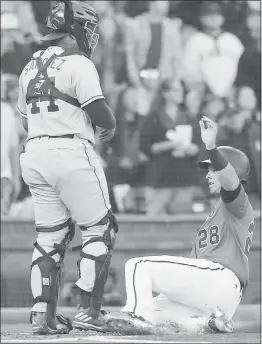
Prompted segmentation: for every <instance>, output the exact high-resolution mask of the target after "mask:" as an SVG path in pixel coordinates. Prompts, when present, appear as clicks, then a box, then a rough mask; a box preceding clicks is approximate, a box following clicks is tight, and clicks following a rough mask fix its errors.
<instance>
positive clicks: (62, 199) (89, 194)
mask: <svg viewBox="0 0 262 344" xmlns="http://www.w3.org/2000/svg"><path fill="white" fill-rule="evenodd" d="M98 22H99V19H98V15H97V13H96V12H95V10H94V9H92V8H91V7H90V6H89V5H87V4H85V3H84V2H81V1H69V0H66V1H54V2H51V8H50V12H49V15H48V17H47V27H48V28H50V29H51V32H50V33H49V34H48V35H47V36H46V37H45V38H44V40H45V41H47V42H50V46H49V47H48V48H47V49H46V50H44V51H39V52H37V53H35V54H34V56H33V58H32V59H31V61H30V62H29V63H28V64H27V65H26V66H25V68H24V70H23V71H22V73H21V76H20V80H19V83H20V84H19V98H18V105H17V107H18V110H19V112H20V114H21V115H22V121H23V125H24V127H25V128H26V130H28V138H27V144H26V146H25V152H24V153H22V155H21V157H20V162H21V168H22V175H23V178H24V180H25V182H26V183H27V184H28V185H29V188H30V192H31V194H32V199H33V204H34V212H35V222H36V230H37V233H38V237H37V241H36V243H35V244H34V246H35V250H34V252H33V257H32V265H31V289H32V294H33V297H34V302H35V304H34V306H33V309H32V313H31V322H32V332H33V333H34V334H60V333H68V332H69V331H70V329H72V325H73V327H75V328H80V329H83V330H89V329H96V330H98V331H103V326H104V322H103V321H102V320H100V318H102V314H101V312H100V310H101V300H102V296H103V292H104V285H105V282H106V279H107V274H108V269H109V265H110V259H111V253H112V249H113V246H114V241H115V233H116V232H117V223H116V220H115V217H114V215H113V213H112V212H111V206H110V202H109V195H108V189H107V182H106V178H105V175H104V171H103V169H102V166H101V164H100V159H99V158H98V156H97V155H96V153H95V151H94V131H95V127H96V126H98V127H100V128H102V129H101V133H100V139H101V140H105V141H106V140H110V139H111V138H112V137H113V136H114V133H115V126H116V121H115V118H114V116H113V114H112V112H111V110H110V109H109V107H108V106H107V105H106V103H105V100H104V96H103V93H102V90H101V87H100V82H99V76H98V74H97V70H96V68H95V66H94V64H93V62H92V61H91V60H90V58H91V55H92V52H93V51H94V49H95V46H96V44H97V42H98V34H97V33H96V28H97V25H98ZM72 221H74V222H76V223H77V224H78V226H79V227H80V230H81V235H82V251H81V258H80V260H79V262H78V268H79V279H78V281H77V282H76V285H77V286H78V287H79V288H80V291H81V305H80V306H81V308H80V310H79V311H78V312H77V313H76V315H75V317H74V319H73V323H71V321H69V319H67V318H65V317H63V316H61V315H57V314H56V305H57V294H58V289H59V283H60V282H59V281H60V274H61V267H62V265H63V260H64V256H65V251H66V248H67V247H68V245H69V243H70V241H71V240H72V239H73V236H74V223H73V222H72Z"/></svg>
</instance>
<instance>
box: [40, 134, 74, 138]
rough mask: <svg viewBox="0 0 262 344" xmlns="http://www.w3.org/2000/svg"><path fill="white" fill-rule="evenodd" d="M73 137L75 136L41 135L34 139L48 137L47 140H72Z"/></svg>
mask: <svg viewBox="0 0 262 344" xmlns="http://www.w3.org/2000/svg"><path fill="white" fill-rule="evenodd" d="M74 136H75V135H74V134H67V135H60V136H50V135H42V136H38V137H36V138H39V139H40V138H41V137H48V138H49V139H73V138H74Z"/></svg>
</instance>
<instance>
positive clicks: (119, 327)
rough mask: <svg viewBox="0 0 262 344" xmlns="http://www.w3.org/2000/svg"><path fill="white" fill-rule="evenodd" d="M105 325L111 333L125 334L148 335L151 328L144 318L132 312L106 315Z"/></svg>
mask: <svg viewBox="0 0 262 344" xmlns="http://www.w3.org/2000/svg"><path fill="white" fill-rule="evenodd" d="M106 324H107V326H108V330H109V331H111V332H124V333H125V334H127V333H128V334H150V333H152V329H153V326H152V324H151V323H150V322H149V321H147V320H146V319H145V318H143V317H141V316H139V315H136V314H134V313H132V312H118V313H114V314H113V313H110V314H108V315H106Z"/></svg>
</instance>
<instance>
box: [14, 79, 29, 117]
mask: <svg viewBox="0 0 262 344" xmlns="http://www.w3.org/2000/svg"><path fill="white" fill-rule="evenodd" d="M16 108H17V110H18V112H19V113H20V115H21V116H22V117H24V118H27V113H26V99H25V94H24V90H23V85H22V74H21V75H20V78H19V89H18V100H17V106H16Z"/></svg>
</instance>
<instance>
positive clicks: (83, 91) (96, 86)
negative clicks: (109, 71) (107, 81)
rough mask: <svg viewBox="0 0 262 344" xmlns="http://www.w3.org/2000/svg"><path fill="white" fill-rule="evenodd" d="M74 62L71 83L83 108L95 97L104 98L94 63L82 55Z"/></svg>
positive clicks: (95, 98)
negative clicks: (75, 63)
mask: <svg viewBox="0 0 262 344" xmlns="http://www.w3.org/2000/svg"><path fill="white" fill-rule="evenodd" d="M76 62H78V63H77V66H76V68H74V69H73V75H72V83H73V88H74V91H75V94H76V97H77V100H78V101H79V103H80V105H81V107H82V108H83V107H84V106H86V105H88V104H90V103H92V102H93V101H95V100H97V99H104V96H103V92H102V89H101V86H100V80H99V75H98V73H97V70H96V67H95V65H94V63H93V62H92V61H90V60H88V59H87V58H86V57H84V56H79V58H78V59H77V61H76Z"/></svg>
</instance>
